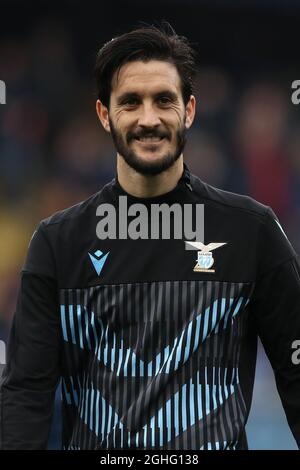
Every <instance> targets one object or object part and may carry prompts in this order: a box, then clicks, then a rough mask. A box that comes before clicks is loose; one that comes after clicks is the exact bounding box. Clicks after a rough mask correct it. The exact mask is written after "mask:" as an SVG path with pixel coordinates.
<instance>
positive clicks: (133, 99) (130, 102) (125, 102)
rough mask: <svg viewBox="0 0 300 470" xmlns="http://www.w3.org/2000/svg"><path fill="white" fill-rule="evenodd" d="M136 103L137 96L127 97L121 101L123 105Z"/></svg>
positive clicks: (134, 104)
mask: <svg viewBox="0 0 300 470" xmlns="http://www.w3.org/2000/svg"><path fill="white" fill-rule="evenodd" d="M137 104H138V99H137V98H128V99H127V100H125V101H124V102H123V105H125V106H136V105H137Z"/></svg>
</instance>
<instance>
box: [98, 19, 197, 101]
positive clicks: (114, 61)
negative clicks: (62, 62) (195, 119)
mask: <svg viewBox="0 0 300 470" xmlns="http://www.w3.org/2000/svg"><path fill="white" fill-rule="evenodd" d="M135 60H142V61H144V62H147V61H149V60H163V61H167V62H170V63H172V64H173V65H175V67H176V68H177V71H178V73H179V76H180V78H181V91H182V97H183V101H184V103H185V105H186V104H187V102H188V101H189V99H190V95H191V94H192V93H193V79H194V76H195V74H196V52H195V50H194V49H193V48H192V46H191V44H190V43H189V41H188V40H187V38H186V37H184V36H178V35H177V34H176V32H175V31H174V29H173V28H172V26H171V25H170V24H169V23H167V22H163V23H162V24H161V26H160V27H156V26H153V25H145V26H142V27H139V28H137V29H135V30H133V31H130V32H129V33H125V34H122V35H121V36H117V37H115V38H113V39H111V41H109V42H107V43H106V44H104V46H103V47H102V48H101V49H100V50H99V52H98V54H97V59H96V65H95V77H96V83H97V92H98V98H99V100H100V101H101V102H102V103H103V104H104V105H105V106H106V107H107V108H108V107H109V103H110V94H111V82H112V78H113V75H114V73H115V72H116V71H117V70H119V69H120V68H121V66H122V65H124V64H125V63H128V62H132V61H135Z"/></svg>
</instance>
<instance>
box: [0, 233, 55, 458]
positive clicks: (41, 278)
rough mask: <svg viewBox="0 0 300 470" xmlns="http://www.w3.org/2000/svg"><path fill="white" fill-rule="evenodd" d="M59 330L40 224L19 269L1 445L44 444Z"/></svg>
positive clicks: (0, 401) (2, 396) (0, 413)
mask: <svg viewBox="0 0 300 470" xmlns="http://www.w3.org/2000/svg"><path fill="white" fill-rule="evenodd" d="M60 351H61V333H60V325H59V306H58V296H57V285H56V280H55V274H54V261H53V258H52V253H51V249H50V245H49V243H48V241H47V239H46V235H45V234H44V233H43V229H42V225H40V226H39V228H38V230H37V231H36V232H35V233H34V235H33V237H32V240H31V243H30V246H29V250H28V254H27V259H26V262H25V265H24V268H23V270H22V273H21V285H20V290H19V293H18V300H17V307H16V311H15V314H14V318H13V323H12V327H11V331H10V336H9V343H8V354H7V365H6V367H5V369H4V371H3V376H2V379H1V385H0V448H1V449H7V450H8V449H45V448H46V447H47V442H48V436H49V432H50V426H51V421H52V415H53V407H54V398H55V390H56V387H57V384H58V381H59V377H60V356H61V354H60Z"/></svg>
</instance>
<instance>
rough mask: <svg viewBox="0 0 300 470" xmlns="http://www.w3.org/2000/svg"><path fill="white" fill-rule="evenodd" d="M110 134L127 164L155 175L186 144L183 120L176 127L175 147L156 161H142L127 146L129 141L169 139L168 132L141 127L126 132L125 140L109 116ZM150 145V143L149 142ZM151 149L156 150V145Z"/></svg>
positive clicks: (168, 163) (172, 161) (162, 169)
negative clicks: (151, 138)
mask: <svg viewBox="0 0 300 470" xmlns="http://www.w3.org/2000/svg"><path fill="white" fill-rule="evenodd" d="M109 124H110V130H111V136H112V139H113V142H114V144H115V147H116V150H117V152H118V153H119V155H121V156H122V157H123V158H124V160H125V162H126V163H127V165H129V166H130V167H131V168H133V169H134V170H135V171H136V172H138V173H141V174H142V175H148V176H149V175H151V176H155V175H158V174H159V173H162V172H163V171H166V170H168V169H169V168H170V167H171V166H172V165H174V163H175V162H176V160H178V158H179V157H180V155H181V154H182V152H183V150H184V147H185V145H186V128H185V125H184V124H185V120H184V122H183V124H182V125H181V126H180V127H179V128H178V129H177V132H176V134H175V148H174V150H173V152H172V151H169V152H168V153H166V154H165V155H163V156H162V157H161V158H160V159H159V160H158V161H154V162H149V161H144V160H143V158H142V157H139V155H138V153H137V152H135V151H134V150H131V149H130V147H129V144H130V142H132V141H133V140H134V139H135V138H136V137H139V138H142V137H150V136H151V137H164V138H166V139H167V140H169V141H170V140H171V136H170V133H167V132H164V133H163V132H162V131H159V130H158V129H156V128H152V129H151V128H148V129H143V130H142V131H140V132H136V133H133V132H131V131H129V132H128V133H127V138H126V141H125V139H124V138H123V136H122V134H121V133H120V132H119V131H118V130H117V129H116V128H115V126H114V125H113V123H112V120H111V119H110V118H109ZM149 146H150V144H149ZM152 150H153V151H155V150H156V147H155V146H153V149H152Z"/></svg>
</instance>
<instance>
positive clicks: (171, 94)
mask: <svg viewBox="0 0 300 470" xmlns="http://www.w3.org/2000/svg"><path fill="white" fill-rule="evenodd" d="M162 96H166V97H168V98H170V99H171V100H172V101H177V100H178V96H177V94H176V93H174V92H173V91H170V90H162V91H159V92H157V93H155V94H154V98H155V99H157V98H160V97H162ZM140 97H141V95H140V94H139V93H137V92H125V93H123V94H122V95H120V96H119V97H118V98H117V103H118V104H123V103H124V102H126V101H127V100H128V99H139V98H140Z"/></svg>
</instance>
